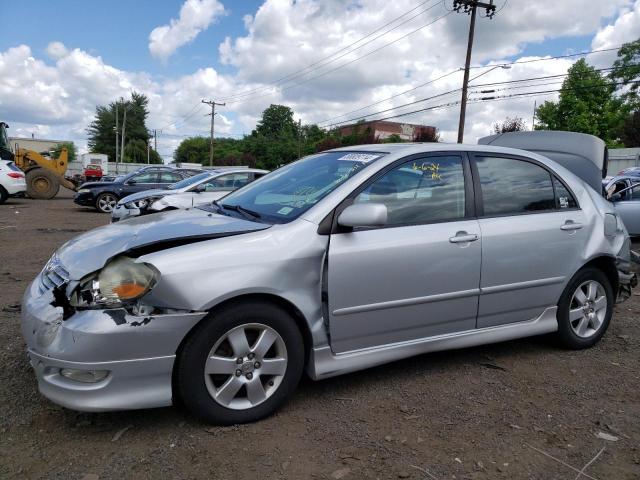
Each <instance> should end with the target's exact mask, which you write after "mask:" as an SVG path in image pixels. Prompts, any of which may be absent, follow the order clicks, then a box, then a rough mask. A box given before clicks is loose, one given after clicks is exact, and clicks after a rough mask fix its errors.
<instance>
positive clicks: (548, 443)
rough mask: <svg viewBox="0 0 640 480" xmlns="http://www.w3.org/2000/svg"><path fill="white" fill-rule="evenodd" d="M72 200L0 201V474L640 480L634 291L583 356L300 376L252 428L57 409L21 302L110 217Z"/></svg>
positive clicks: (520, 345)
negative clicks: (23, 329)
mask: <svg viewBox="0 0 640 480" xmlns="http://www.w3.org/2000/svg"><path fill="white" fill-rule="evenodd" d="M70 198H71V194H70V193H69V192H61V194H60V195H59V196H58V197H57V198H56V199H54V200H48V201H35V200H28V199H11V200H9V201H8V202H7V203H6V204H5V205H2V206H0V239H1V240H2V257H1V258H2V261H1V262H0V299H1V300H0V308H1V311H0V363H1V365H2V368H1V369H0V414H1V415H0V422H1V423H0V428H1V435H0V478H51V479H85V480H96V479H111V478H114V479H124V478H170V479H172V478H176V479H191V478H194V479H195V478H214V479H245V478H257V479H271V478H295V479H297V478H328V479H339V478H344V479H358V478H381V479H383V478H413V479H445V478H456V479H488V478H492V479H493V478H505V479H514V478H526V479H574V478H578V477H580V478H582V479H586V478H596V479H631V478H640V375H639V373H638V371H639V367H640V355H639V352H638V347H639V346H640V334H639V333H638V314H639V313H640V296H637V295H639V294H640V289H638V291H637V293H636V295H634V296H633V297H632V299H631V300H629V301H628V302H626V303H624V304H621V305H618V306H617V307H616V311H615V314H614V318H613V322H612V324H611V327H610V328H609V331H608V332H607V334H606V335H605V337H604V339H603V341H602V342H600V344H599V345H598V346H596V347H595V348H593V349H590V350H586V351H567V350H563V349H561V348H559V347H558V346H557V345H556V344H555V342H554V341H553V338H551V337H538V338H531V339H526V340H521V341H514V342H507V343H502V344H497V345H489V346H485V347H479V348H472V349H467V350H460V351H451V352H444V353H438V354H429V355H422V356H420V357H416V358H412V359H408V360H404V361H400V362H396V363H393V364H390V365H386V366H383V367H379V368H373V369H370V370H367V371H364V372H359V373H354V374H350V375H346V376H343V377H339V378H334V379H330V380H325V381H322V382H312V381H310V380H308V379H304V380H303V381H302V384H301V385H300V387H299V390H298V393H297V395H296V396H295V397H294V398H293V400H292V401H291V402H289V403H288V404H287V405H286V406H285V408H284V409H283V410H281V411H280V412H279V413H278V414H276V415H275V416H273V417H271V418H269V419H267V420H264V421H261V422H258V423H255V424H251V425H243V426H236V427H226V428H219V427H209V426H207V425H203V424H200V423H198V422H197V421H196V420H194V419H193V418H192V417H190V416H189V414H187V413H186V412H185V411H183V410H181V409H179V408H164V409H156V410H142V411H133V412H117V413H108V414H105V413H103V414H86V413H78V412H73V411H70V410H66V409H64V408H61V407H58V406H56V405H54V404H52V403H50V402H49V401H47V400H46V399H44V398H43V397H41V396H40V395H39V394H38V392H37V387H36V382H35V378H34V375H33V374H32V372H31V369H30V367H29V365H28V363H27V359H26V356H25V345H24V343H23V341H22V338H21V336H20V329H19V321H20V313H19V309H20V306H19V302H20V299H21V296H22V292H23V291H24V289H25V288H26V286H27V284H28V282H29V281H30V280H31V279H32V278H33V277H34V276H35V275H36V274H37V272H38V271H39V270H40V269H41V268H42V266H43V265H44V263H45V262H46V260H47V259H48V258H49V256H50V255H51V253H52V252H53V251H54V250H55V249H56V248H57V247H59V246H60V245H61V244H62V243H63V242H65V241H66V240H67V239H69V238H71V237H73V236H74V235H77V234H78V233H79V232H81V231H84V230H87V229H90V228H93V227H96V226H98V225H102V224H104V223H107V222H108V217H107V216H105V215H100V214H97V213H95V212H93V211H91V210H89V209H82V208H79V207H77V206H76V205H74V204H73V203H72V201H71V199H70ZM603 434H604V435H603ZM603 436H604V437H606V439H603V438H602V437H603ZM590 462H591V463H590ZM587 464H589V465H588V466H587ZM583 468H584V470H583ZM580 471H583V472H584V473H583V474H582V475H580Z"/></svg>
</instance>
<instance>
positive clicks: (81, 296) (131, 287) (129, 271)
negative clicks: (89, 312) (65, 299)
mask: <svg viewBox="0 0 640 480" xmlns="http://www.w3.org/2000/svg"><path fill="white" fill-rule="evenodd" d="M157 276H158V272H157V270H156V269H155V268H153V267H152V266H151V265H148V264H146V263H138V262H136V261H135V260H134V259H133V258H129V257H125V256H121V257H116V258H115V259H113V260H112V261H110V262H109V263H107V264H106V265H105V266H104V268H103V269H102V270H100V271H98V272H95V273H93V274H91V275H89V276H88V277H86V278H85V279H83V280H82V281H81V282H80V285H79V286H78V288H77V289H76V290H75V292H74V293H73V295H72V296H71V305H73V306H74V307H98V306H100V307H115V306H120V305H122V304H124V303H127V302H130V301H132V300H136V299H138V298H140V297H142V296H143V295H144V294H145V293H147V292H148V291H149V290H151V288H153V286H154V285H155V283H156V280H157Z"/></svg>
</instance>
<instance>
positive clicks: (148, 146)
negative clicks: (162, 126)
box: [147, 140, 151, 165]
mask: <svg viewBox="0 0 640 480" xmlns="http://www.w3.org/2000/svg"><path fill="white" fill-rule="evenodd" d="M150 147H151V145H149V141H148V140H147V165H149V148H150Z"/></svg>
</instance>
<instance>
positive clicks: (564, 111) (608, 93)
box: [536, 59, 625, 146]
mask: <svg viewBox="0 0 640 480" xmlns="http://www.w3.org/2000/svg"><path fill="white" fill-rule="evenodd" d="M614 91H615V86H614V84H613V82H611V80H610V79H608V78H606V77H604V76H602V75H601V74H600V72H598V71H596V69H595V68H593V67H592V66H590V65H588V64H587V62H586V61H585V60H584V59H580V60H578V61H577V62H576V63H575V64H573V66H572V67H571V68H570V69H569V71H568V76H567V78H566V79H565V80H564V82H563V83H562V88H561V89H560V99H559V100H558V101H557V102H554V101H546V102H544V103H543V104H542V105H540V107H538V109H537V111H536V118H537V119H538V123H537V124H536V129H537V130H567V131H570V132H581V133H588V134H591V135H595V136H597V137H600V138H601V139H602V140H604V141H605V142H606V143H607V145H609V146H618V145H619V144H620V142H619V139H618V132H619V130H620V126H621V125H622V122H623V119H624V116H625V110H624V108H623V102H622V100H621V99H620V98H617V97H616V96H615V95H614Z"/></svg>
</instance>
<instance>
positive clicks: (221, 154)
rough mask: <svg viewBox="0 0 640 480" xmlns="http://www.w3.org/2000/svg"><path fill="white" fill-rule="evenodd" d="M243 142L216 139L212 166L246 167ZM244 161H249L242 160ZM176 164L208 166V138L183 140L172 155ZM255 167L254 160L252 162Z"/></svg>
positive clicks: (233, 139) (231, 139)
mask: <svg viewBox="0 0 640 480" xmlns="http://www.w3.org/2000/svg"><path fill="white" fill-rule="evenodd" d="M244 154H245V151H244V141H243V140H237V139H235V138H216V139H215V142H214V143H213V164H214V165H247V164H246V163H242V162H243V158H244ZM244 160H245V161H249V160H247V159H246V158H244ZM173 161H174V162H176V163H201V164H203V165H209V138H208V137H200V136H198V137H189V138H185V139H184V140H183V141H182V142H180V145H178V148H176V150H175V152H174V153H173ZM252 162H253V164H254V165H255V160H252Z"/></svg>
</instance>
